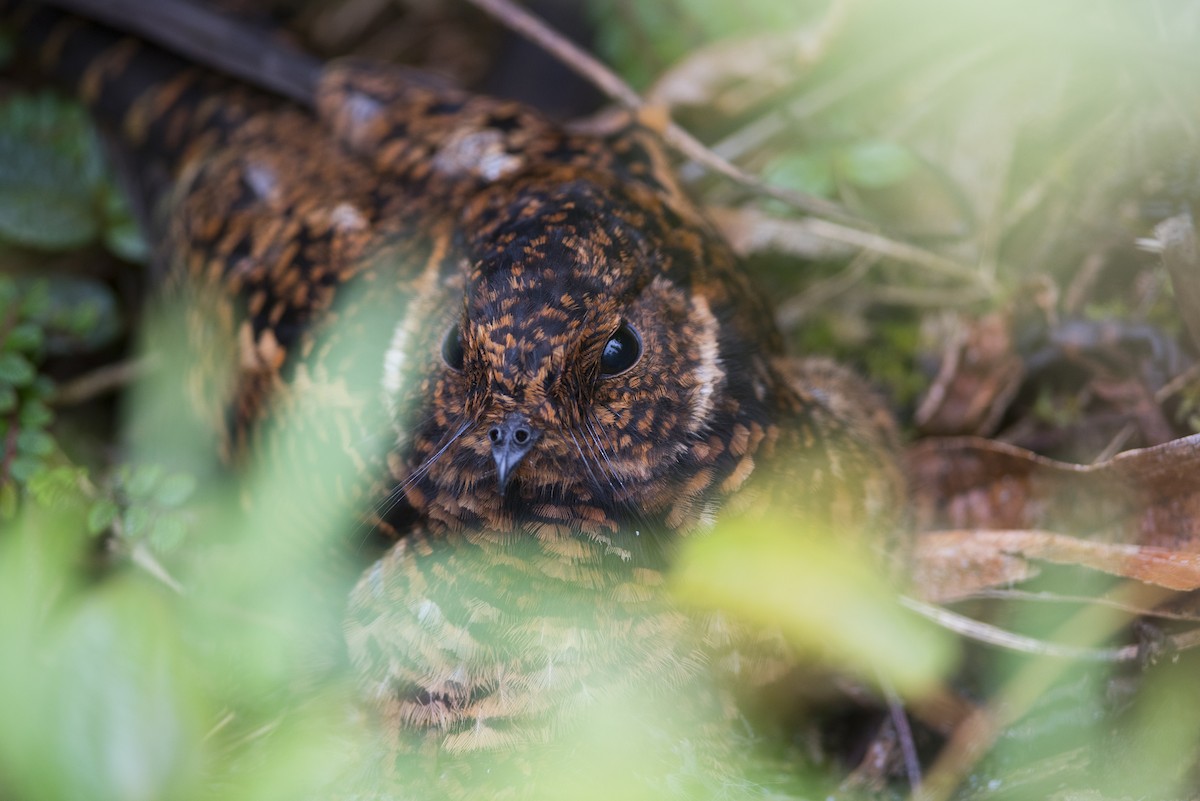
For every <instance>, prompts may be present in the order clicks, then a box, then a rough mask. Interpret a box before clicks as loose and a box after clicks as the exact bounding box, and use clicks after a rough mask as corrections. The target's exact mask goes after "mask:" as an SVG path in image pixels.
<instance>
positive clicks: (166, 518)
mask: <svg viewBox="0 0 1200 801" xmlns="http://www.w3.org/2000/svg"><path fill="white" fill-rule="evenodd" d="M186 537H187V526H186V525H185V524H184V522H183V521H182V520H180V519H179V517H177V516H176V515H161V516H160V517H158V519H156V520H155V521H154V525H153V526H152V527H151V529H150V535H149V540H150V544H151V545H152V546H153V547H154V550H156V551H158V552H159V553H170V552H171V551H174V550H175V549H177V548H178V547H179V546H180V545H182V544H183V542H184V540H185V539H186Z"/></svg>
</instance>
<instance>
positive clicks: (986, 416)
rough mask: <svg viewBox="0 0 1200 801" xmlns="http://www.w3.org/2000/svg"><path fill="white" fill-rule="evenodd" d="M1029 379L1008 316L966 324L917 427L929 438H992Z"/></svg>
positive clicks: (951, 347) (945, 360) (928, 395)
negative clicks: (949, 436)
mask: <svg viewBox="0 0 1200 801" xmlns="http://www.w3.org/2000/svg"><path fill="white" fill-rule="evenodd" d="M1024 375H1025V368H1024V366H1023V364H1022V361H1021V357H1020V356H1018V355H1017V353H1016V351H1015V348H1014V346H1013V339H1012V332H1011V325H1010V321H1009V318H1008V315H1006V314H1002V313H999V312H996V313H992V314H989V315H987V316H985V317H983V318H981V319H979V320H970V321H968V320H966V319H962V320H961V321H960V323H959V328H958V329H957V331H956V333H955V335H954V336H953V337H952V338H951V340H950V342H949V343H948V344H947V346H946V348H945V350H944V351H943V353H942V363H941V367H940V368H939V370H938V374H937V377H936V378H935V379H934V381H933V384H932V385H930V387H929V389H928V390H926V392H925V396H924V398H923V399H922V400H921V404H920V406H919V407H918V408H917V411H916V414H915V422H916V424H917V426H918V427H919V428H920V429H921V431H922V432H924V433H927V434H943V435H948V434H979V435H986V434H990V433H991V432H992V431H994V430H995V428H996V426H997V425H998V424H999V421H1000V417H1001V415H1003V414H1004V410H1005V409H1006V408H1007V407H1008V403H1009V401H1010V400H1012V397H1013V396H1014V395H1015V394H1016V392H1017V390H1018V389H1020V386H1021V379H1022V378H1023V377H1024Z"/></svg>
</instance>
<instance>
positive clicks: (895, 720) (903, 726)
mask: <svg viewBox="0 0 1200 801" xmlns="http://www.w3.org/2000/svg"><path fill="white" fill-rule="evenodd" d="M876 676H877V678H878V679H879V684H880V687H881V688H882V689H883V694H884V697H885V698H886V699H887V708H888V715H889V716H890V717H891V719H892V727H893V728H894V729H895V731H896V740H897V741H898V742H899V744H900V753H901V755H902V756H903V758H904V773H905V774H906V775H907V777H908V784H909V787H911V788H912V792H913V794H914V795H920V793H921V760H920V758H919V757H918V756H917V743H916V740H915V739H914V738H913V731H912V726H911V725H909V722H908V713H907V712H906V711H905V709H904V701H902V700H901V699H900V695H899V693H897V692H896V688H895V687H893V686H892V683H891V682H890V681H888V678H887V676H886V675H885V674H884V672H883V671H882V670H879V671H876Z"/></svg>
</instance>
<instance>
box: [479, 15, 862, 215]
mask: <svg viewBox="0 0 1200 801" xmlns="http://www.w3.org/2000/svg"><path fill="white" fill-rule="evenodd" d="M468 2H470V3H471V4H472V5H474V6H476V7H478V8H480V9H482V10H484V11H485V12H487V13H488V14H490V15H492V16H493V17H495V18H496V19H498V20H499V21H500V22H502V23H504V24H505V25H507V26H508V27H509V28H511V29H512V30H514V31H516V32H517V33H519V34H521V35H522V36H524V37H525V38H527V39H529V40H530V41H532V42H533V43H534V44H536V45H538V46H539V47H541V48H543V49H545V50H546V51H547V52H549V53H550V54H551V55H553V56H554V57H555V58H557V59H559V60H560V61H562V62H563V63H564V64H566V65H567V66H568V67H570V68H571V69H572V70H574V71H575V72H577V73H578V74H580V75H582V76H583V77H584V78H586V79H587V80H589V81H591V82H592V83H594V84H595V85H596V86H597V87H598V88H599V89H600V91H602V92H604V93H605V94H606V95H608V96H609V97H610V98H612V99H613V100H616V101H617V102H618V103H620V104H621V105H623V106H625V107H626V108H628V109H630V110H632V111H634V112H639V111H645V110H646V109H647V108H648V106H647V104H646V102H645V101H644V100H642V98H641V95H639V94H638V93H637V92H636V91H634V89H633V87H632V86H630V85H629V84H627V83H625V81H623V80H622V79H621V78H620V77H619V76H618V75H617V74H616V73H614V72H613V71H612V70H610V69H609V68H608V67H606V66H605V65H604V64H602V63H601V62H600V61H598V60H597V59H596V58H594V57H592V56H591V55H590V54H589V53H587V52H585V51H584V50H582V49H581V48H579V47H578V46H577V45H575V44H574V43H572V42H571V41H570V40H568V39H566V38H565V37H564V36H562V35H561V34H559V33H558V32H557V31H555V30H554V29H553V28H551V27H550V26H549V25H547V24H546V23H545V22H543V21H542V20H540V19H538V18H537V17H535V16H534V15H533V14H530V13H529V12H528V11H526V10H525V9H523V8H521V7H520V6H517V5H515V4H513V3H512V2H510V0H468ZM662 137H663V140H664V141H666V142H667V144H669V145H670V146H671V147H673V148H675V149H676V150H678V151H679V152H680V153H681V154H682V155H684V156H685V157H687V158H689V159H692V160H693V161H696V162H699V163H701V164H703V165H704V166H706V167H708V168H709V169H710V170H712V171H714V172H717V173H720V174H721V175H724V176H725V177H726V178H729V179H730V180H733V181H736V182H737V183H739V184H741V185H743V186H746V187H749V188H751V189H753V190H754V191H755V192H758V193H760V194H764V195H768V196H770V197H773V198H775V199H777V200H781V201H783V202H784V203H787V204H789V205H792V206H795V207H796V208H798V209H800V210H802V211H806V212H808V213H809V214H820V215H821V216H823V217H834V218H838V219H843V220H849V219H854V217H853V215H851V214H850V213H849V212H847V211H846V210H845V209H843V208H842V207H841V206H839V205H838V204H836V203H831V202H829V201H828V200H823V199H821V198H819V197H814V196H812V195H808V194H805V193H803V192H795V191H792V190H788V189H782V188H780V187H774V186H768V185H767V184H764V183H763V182H762V181H760V180H759V179H758V178H756V177H754V176H753V175H751V174H750V173H748V172H746V171H745V170H742V169H741V168H739V167H737V166H735V165H733V164H730V163H729V162H728V161H726V160H725V159H723V158H721V157H720V156H718V155H717V154H716V153H714V152H712V151H711V150H709V149H708V148H707V147H705V146H704V143H703V142H701V141H700V140H698V139H696V138H695V137H694V136H692V135H691V134H690V133H688V132H687V131H685V130H684V129H683V128H681V127H679V126H678V125H677V124H675V123H674V122H668V123H667V124H666V126H665V128H663V130H662Z"/></svg>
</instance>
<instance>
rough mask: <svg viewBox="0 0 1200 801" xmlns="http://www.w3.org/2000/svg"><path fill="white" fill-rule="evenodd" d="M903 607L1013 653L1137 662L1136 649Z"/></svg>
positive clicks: (914, 604)
mask: <svg viewBox="0 0 1200 801" xmlns="http://www.w3.org/2000/svg"><path fill="white" fill-rule="evenodd" d="M900 604H901V605H902V606H905V607H907V608H909V609H911V610H912V611H914V612H916V613H917V614H918V615H921V616H922V617H926V618H928V619H930V620H932V621H933V622H934V623H937V624H938V625H939V626H941V627H942V628H944V629H947V630H949V631H953V632H954V633H956V634H961V635H963V636H964V637H969V638H971V639H972V640H975V641H976V642H981V643H985V644H987V645H994V646H996V647H998V648H1006V649H1008V650H1010V651H1018V652H1020V653H1024V654H1033V655H1034V656H1048V657H1052V658H1055V659H1073V660H1077V661H1086V662H1132V661H1134V660H1136V659H1137V658H1138V647H1137V646H1136V645H1126V646H1122V647H1120V648H1084V647H1081V646H1076V645H1061V644H1059V643H1053V642H1046V641H1045V640H1038V639H1034V638H1033V637H1026V636H1024V635H1021V634H1014V633H1013V632H1011V631H1006V630H1004V629H1002V628H999V627H997V626H993V625H991V624H989V623H981V622H979V621H978V620H973V619H972V618H969V617H966V616H964V615H960V614H958V613H957V612H951V611H950V610H949V609H943V608H942V607H940V606H934V605H933V604H927V603H925V602H924V601H918V600H916V599H915V598H908V597H901V599H900Z"/></svg>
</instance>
